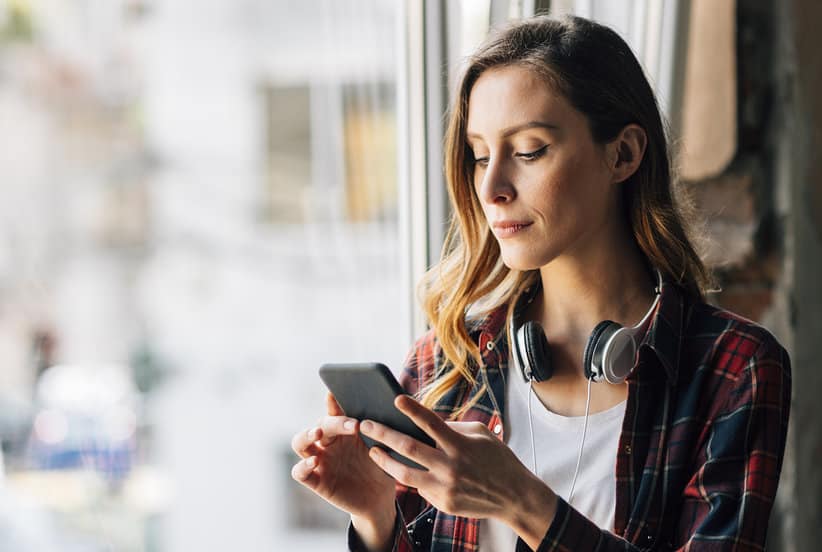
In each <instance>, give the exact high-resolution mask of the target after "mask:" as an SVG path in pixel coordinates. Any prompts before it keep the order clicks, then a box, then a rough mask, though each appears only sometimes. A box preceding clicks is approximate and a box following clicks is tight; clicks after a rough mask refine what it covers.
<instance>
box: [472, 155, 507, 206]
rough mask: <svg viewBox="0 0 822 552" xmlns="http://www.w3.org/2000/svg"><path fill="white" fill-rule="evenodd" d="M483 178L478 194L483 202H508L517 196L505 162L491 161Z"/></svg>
mask: <svg viewBox="0 0 822 552" xmlns="http://www.w3.org/2000/svg"><path fill="white" fill-rule="evenodd" d="M481 178H482V180H481V181H480V187H479V190H478V195H479V199H480V201H482V202H483V203H508V202H510V201H511V200H513V199H514V197H515V196H516V191H515V189H514V186H513V183H512V180H511V175H510V174H509V173H508V171H507V170H506V167H505V166H504V163H501V162H497V161H495V160H491V161H489V163H488V166H487V167H486V168H485V172H484V173H483V174H482V175H481Z"/></svg>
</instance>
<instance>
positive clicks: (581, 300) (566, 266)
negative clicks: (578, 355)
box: [529, 237, 655, 345]
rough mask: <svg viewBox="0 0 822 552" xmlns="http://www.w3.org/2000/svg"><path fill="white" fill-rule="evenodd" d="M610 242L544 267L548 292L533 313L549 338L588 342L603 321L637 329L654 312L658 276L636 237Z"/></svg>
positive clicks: (536, 305)
mask: <svg viewBox="0 0 822 552" xmlns="http://www.w3.org/2000/svg"><path fill="white" fill-rule="evenodd" d="M609 241H610V243H607V244H604V245H603V246H602V247H600V248H599V251H592V252H591V254H589V255H588V256H587V258H582V257H580V256H577V257H570V258H568V257H566V258H558V259H555V260H554V261H552V262H551V263H549V264H547V265H546V266H544V267H542V268H541V269H540V277H541V279H542V294H541V297H540V298H539V300H538V301H535V302H534V303H535V305H534V310H533V311H532V312H531V313H529V314H530V315H531V318H532V319H535V320H538V321H539V322H541V323H542V325H543V328H545V329H546V333H547V334H548V337H549V340H552V341H553V342H559V343H561V342H563V341H564V342H567V343H569V344H571V345H573V344H574V343H580V342H581V343H584V342H585V341H586V340H587V339H588V336H589V335H590V332H591V330H592V329H593V328H594V326H595V325H596V324H598V323H599V322H600V321H602V320H613V321H614V322H617V323H619V324H621V325H623V326H632V325H634V324H636V323H637V322H639V321H640V320H641V319H642V317H643V316H644V315H645V313H646V312H647V311H648V308H649V307H650V305H651V304H652V302H653V298H654V285H655V277H654V275H653V274H652V273H651V272H649V268H648V266H647V264H646V261H645V258H644V256H643V255H642V253H641V252H640V250H639V247H638V246H637V245H636V243H635V242H634V240H633V239H632V238H630V237H629V238H628V239H622V240H619V242H616V240H609ZM615 242H616V243H615Z"/></svg>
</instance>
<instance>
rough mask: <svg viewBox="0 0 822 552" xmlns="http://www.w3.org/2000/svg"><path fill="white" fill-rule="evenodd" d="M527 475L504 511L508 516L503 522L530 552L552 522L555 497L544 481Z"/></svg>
mask: <svg viewBox="0 0 822 552" xmlns="http://www.w3.org/2000/svg"><path fill="white" fill-rule="evenodd" d="M528 473H529V475H530V477H529V478H528V479H527V480H525V481H524V485H523V486H522V487H521V488H520V489H519V492H518V493H517V494H516V497H515V498H514V500H513V501H512V504H511V505H510V506H511V507H510V508H507V509H506V512H507V514H508V515H507V516H506V517H507V519H505V520H504V521H505V523H506V524H507V525H509V526H510V527H511V528H512V529H513V530H514V532H515V533H516V534H517V535H519V537H520V538H522V540H523V541H525V543H526V544H527V545H528V546H529V547H531V549H532V550H536V549H537V548H538V547H539V545H540V543H541V542H542V539H543V537H544V536H545V533H547V532H548V528H549V527H550V526H551V523H553V521H554V516H555V515H556V511H557V495H556V494H555V493H554V491H552V490H551V488H550V487H549V486H548V485H546V484H545V482H544V481H542V480H541V479H539V478H537V477H536V476H535V475H534V474H532V473H531V472H528Z"/></svg>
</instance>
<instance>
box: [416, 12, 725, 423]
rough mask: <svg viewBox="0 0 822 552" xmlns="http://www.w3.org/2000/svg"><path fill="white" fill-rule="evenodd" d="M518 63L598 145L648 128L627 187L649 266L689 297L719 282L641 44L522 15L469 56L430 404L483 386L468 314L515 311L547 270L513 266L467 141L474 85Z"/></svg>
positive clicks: (453, 159)
mask: <svg viewBox="0 0 822 552" xmlns="http://www.w3.org/2000/svg"><path fill="white" fill-rule="evenodd" d="M512 65H516V66H520V67H525V68H527V69H529V70H532V71H534V72H535V73H536V74H538V75H540V76H541V77H542V78H543V79H544V80H545V82H546V86H548V87H550V88H551V89H552V90H553V91H555V92H557V93H560V94H562V95H563V96H564V97H565V98H566V99H567V100H569V102H570V103H571V105H572V106H574V108H576V109H577V110H579V111H580V112H581V113H582V114H584V115H585V116H586V118H587V120H588V123H589V125H590V129H591V134H592V136H593V139H594V141H595V142H596V143H599V144H604V143H607V142H610V141H611V140H613V139H614V138H616V136H617V135H618V133H619V132H620V131H621V130H622V129H623V128H624V127H625V126H626V125H628V124H632V123H633V124H637V125H639V126H641V127H642V128H643V129H644V130H645V133H646V135H647V140H648V143H647V146H646V150H645V154H644V157H643V159H642V161H641V164H640V166H639V168H638V169H637V171H636V172H635V173H634V174H633V175H632V176H631V177H630V178H629V179H628V180H627V181H626V182H625V184H624V185H623V194H624V195H623V198H622V203H623V205H624V209H625V216H626V217H627V220H628V221H629V223H630V228H631V231H632V233H633V236H634V239H635V240H636V243H637V245H638V246H639V248H640V250H641V251H642V252H643V254H644V255H645V257H646V258H647V261H648V263H649V265H650V266H652V267H654V268H656V269H657V270H659V271H661V272H662V273H663V274H665V275H666V276H667V277H668V278H670V279H671V280H673V281H674V282H676V283H677V284H678V285H679V286H680V287H681V288H682V289H683V291H684V292H685V293H686V294H689V295H692V296H695V297H702V296H703V293H704V291H705V289H706V287H707V286H708V285H709V282H710V278H709V274H708V271H707V269H706V268H705V266H704V265H703V264H702V261H701V260H700V258H699V256H698V255H697V253H696V251H695V249H694V247H693V246H692V244H691V242H690V241H689V239H688V236H687V234H686V231H685V226H684V224H683V218H682V215H681V213H680V209H679V208H678V206H677V203H676V202H675V201H674V197H673V195H672V177H671V160H670V156H669V151H668V145H667V140H666V136H665V130H664V127H663V122H662V118H661V116H660V113H659V108H658V106H657V102H656V99H655V97H654V93H653V91H652V89H651V86H650V85H649V84H648V81H647V79H646V78H645V75H644V73H643V71H642V68H641V67H640V65H639V62H638V61H637V59H636V57H634V55H633V53H632V52H631V49H630V48H629V47H628V45H627V44H626V43H625V41H623V40H622V38H620V37H619V35H618V34H617V33H615V32H614V31H613V30H611V29H609V28H608V27H605V26H603V25H600V24H597V23H594V22H592V21H589V20H587V19H583V18H580V17H565V18H561V19H552V18H549V17H544V16H543V17H535V18H532V19H527V20H523V21H519V22H516V23H514V24H513V25H510V26H508V27H507V28H504V29H501V30H499V31H497V32H496V33H495V34H493V35H492V36H491V37H490V38H489V39H488V40H487V41H486V42H485V43H484V44H483V45H482V46H481V47H480V48H479V49H478V50H477V51H476V52H475V53H474V54H473V55H472V56H471V57H470V58H469V59H468V60H467V64H466V67H465V69H464V73H463V76H462V79H461V81H460V83H459V86H458V88H457V91H456V95H455V98H454V103H453V105H452V108H451V113H450V118H449V124H448V130H447V133H446V138H445V176H446V181H447V186H448V195H449V198H450V201H451V205H452V208H453V216H452V218H451V223H450V226H449V229H448V233H447V235H446V239H445V244H444V246H443V251H442V257H441V259H440V261H439V263H438V264H437V265H435V266H434V267H433V268H431V269H430V270H429V271H428V272H427V273H426V275H425V277H424V278H423V280H422V282H421V284H420V294H421V297H422V304H423V309H424V310H425V313H426V315H427V316H428V318H429V320H430V323H431V325H432V327H433V329H434V332H435V333H436V336H437V340H438V343H439V346H440V347H441V348H442V358H443V360H444V365H442V366H440V367H439V368H438V374H439V376H438V377H437V378H436V379H435V380H434V381H433V382H432V383H431V384H430V385H429V386H427V388H426V389H424V390H423V397H422V401H423V403H424V404H426V405H427V406H429V407H431V406H433V405H434V404H436V402H437V401H438V400H439V399H440V398H442V396H443V395H444V394H445V393H447V392H448V391H449V390H450V389H452V388H453V387H454V386H455V385H458V384H460V383H461V382H469V383H471V384H474V383H476V379H475V373H476V369H477V367H479V366H481V365H482V358H481V356H480V351H479V347H478V345H477V344H476V343H475V342H474V341H473V340H472V339H471V338H470V336H469V333H468V328H467V326H466V316H467V315H469V313H475V314H481V313H483V312H489V311H490V310H492V309H495V308H498V307H500V306H501V305H504V304H506V303H507V304H508V305H509V309H508V316H509V317H510V316H511V314H512V313H511V311H512V308H513V303H514V301H512V298H514V297H516V296H517V295H518V294H519V293H520V291H521V290H522V289H524V288H525V287H527V286H528V285H530V284H531V283H532V282H535V281H536V280H537V278H538V277H539V272H538V271H528V272H521V271H516V270H511V269H509V268H507V267H506V266H505V265H504V264H503V263H502V260H501V258H500V250H499V246H498V244H497V241H496V240H495V239H494V237H493V235H492V234H491V232H490V229H489V228H488V225H487V224H486V222H485V217H484V215H483V211H482V207H481V205H480V201H479V199H478V198H477V196H476V193H475V191H474V186H473V184H472V183H473V162H472V161H473V159H472V158H471V156H472V154H471V152H470V151H469V150H468V149H467V148H466V140H465V133H466V124H467V117H468V98H469V95H470V93H471V89H472V87H473V86H474V83H475V82H476V81H477V79H478V78H479V76H480V75H481V74H482V73H483V72H484V71H486V70H488V69H490V68H494V67H503V66H512ZM479 395H481V393H478V394H477V397H479ZM468 406H469V405H466V406H465V407H463V409H461V411H462V410H464V409H465V408H467V407H468Z"/></svg>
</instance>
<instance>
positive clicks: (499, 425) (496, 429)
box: [494, 424, 502, 435]
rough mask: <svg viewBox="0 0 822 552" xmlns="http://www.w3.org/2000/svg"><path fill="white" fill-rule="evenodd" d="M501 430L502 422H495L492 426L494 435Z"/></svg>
mask: <svg viewBox="0 0 822 552" xmlns="http://www.w3.org/2000/svg"><path fill="white" fill-rule="evenodd" d="M501 432H502V424H497V425H495V426H494V435H499V434H500V433H501Z"/></svg>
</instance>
